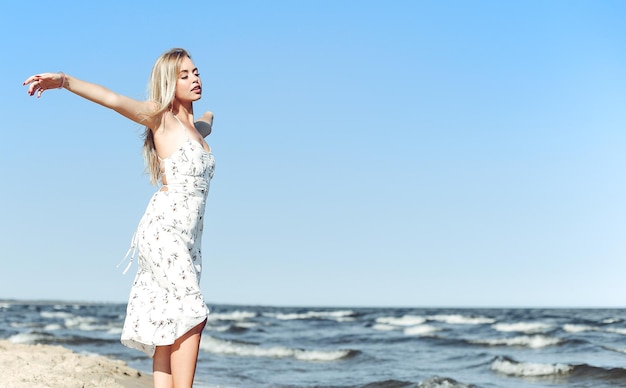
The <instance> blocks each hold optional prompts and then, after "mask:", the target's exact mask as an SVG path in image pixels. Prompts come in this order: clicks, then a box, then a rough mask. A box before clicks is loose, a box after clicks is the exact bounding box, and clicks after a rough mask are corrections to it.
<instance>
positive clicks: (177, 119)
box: [172, 113, 189, 139]
mask: <svg viewBox="0 0 626 388" xmlns="http://www.w3.org/2000/svg"><path fill="white" fill-rule="evenodd" d="M172 116H174V118H175V119H176V121H178V124H180V126H181V127H182V128H183V129H184V130H185V133H186V134H187V139H189V130H188V129H187V127H185V126H184V125H183V123H182V122H181V121H180V119H179V118H178V117H176V115H175V114H174V113H172Z"/></svg>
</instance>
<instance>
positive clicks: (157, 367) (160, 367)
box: [152, 345, 174, 388]
mask: <svg viewBox="0 0 626 388" xmlns="http://www.w3.org/2000/svg"><path fill="white" fill-rule="evenodd" d="M171 356H172V345H167V346H157V347H156V350H155V352H154V357H153V359H152V375H153V379H154V388H173V387H174V381H173V380H172V367H171V361H170V359H171Z"/></svg>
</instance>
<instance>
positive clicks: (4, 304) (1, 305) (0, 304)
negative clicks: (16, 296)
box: [0, 303, 11, 309]
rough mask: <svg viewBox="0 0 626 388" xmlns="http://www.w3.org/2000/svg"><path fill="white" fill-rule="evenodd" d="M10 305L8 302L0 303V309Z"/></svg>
mask: <svg viewBox="0 0 626 388" xmlns="http://www.w3.org/2000/svg"><path fill="white" fill-rule="evenodd" d="M10 307H11V305H10V304H9V303H0V309H8V308H10Z"/></svg>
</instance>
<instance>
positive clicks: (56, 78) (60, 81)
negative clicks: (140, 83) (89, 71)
mask: <svg viewBox="0 0 626 388" xmlns="http://www.w3.org/2000/svg"><path fill="white" fill-rule="evenodd" d="M24 85H28V94H29V95H30V96H33V95H35V94H37V98H40V97H41V94H42V93H43V92H44V91H45V90H48V89H60V88H65V89H67V90H69V91H70V92H72V93H74V94H76V95H78V96H80V97H83V98H85V99H87V100H89V101H92V102H95V103H96V104H100V105H102V106H104V107H106V108H109V109H113V110H114V111H116V112H117V113H119V114H121V115H122V116H124V117H127V118H129V119H131V120H132V121H134V122H137V123H139V124H142V125H146V126H148V127H149V128H154V126H155V124H157V123H156V122H151V120H152V119H150V118H149V116H148V115H149V114H150V113H152V112H154V110H155V108H156V105H155V104H154V103H152V102H149V101H138V100H134V99H132V98H129V97H126V96H123V95H121V94H118V93H115V92H113V91H111V90H109V89H107V88H105V87H104V86H100V85H97V84H93V83H90V82H86V81H82V80H79V79H78V78H76V77H72V76H69V75H67V74H63V73H41V74H35V75H33V76H30V77H28V78H27V79H26V81H24Z"/></svg>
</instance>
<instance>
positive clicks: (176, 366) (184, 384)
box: [170, 320, 206, 388]
mask: <svg viewBox="0 0 626 388" xmlns="http://www.w3.org/2000/svg"><path fill="white" fill-rule="evenodd" d="M204 325H206V320H204V321H203V322H202V323H200V324H198V325H197V326H196V327H194V328H193V329H191V330H189V331H188V332H187V333H185V334H184V335H183V336H182V337H180V338H178V339H177V340H176V341H175V342H174V344H173V345H172V350H171V356H170V368H171V373H172V374H171V376H172V380H173V382H174V387H176V388H191V386H192V384H193V377H194V375H195V374H196V363H197V361H198V349H199V348H200V336H201V334H202V330H203V329H204Z"/></svg>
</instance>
